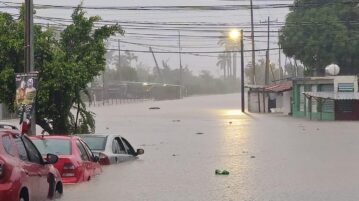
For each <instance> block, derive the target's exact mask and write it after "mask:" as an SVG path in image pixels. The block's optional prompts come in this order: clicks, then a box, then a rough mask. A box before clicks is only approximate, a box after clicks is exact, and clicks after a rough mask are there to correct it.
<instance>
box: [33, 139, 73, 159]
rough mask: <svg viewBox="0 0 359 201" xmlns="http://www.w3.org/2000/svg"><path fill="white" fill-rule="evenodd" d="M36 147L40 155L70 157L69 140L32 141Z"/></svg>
mask: <svg viewBox="0 0 359 201" xmlns="http://www.w3.org/2000/svg"><path fill="white" fill-rule="evenodd" d="M32 141H33V142H34V144H35V145H36V147H37V148H38V149H39V151H40V153H41V154H42V155H46V154H48V153H50V154H57V155H70V154H71V148H70V140H64V139H33V140H32Z"/></svg>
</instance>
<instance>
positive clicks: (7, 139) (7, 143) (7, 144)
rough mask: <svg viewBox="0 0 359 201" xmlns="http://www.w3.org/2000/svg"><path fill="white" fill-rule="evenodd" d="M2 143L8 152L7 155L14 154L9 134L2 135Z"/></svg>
mask: <svg viewBox="0 0 359 201" xmlns="http://www.w3.org/2000/svg"><path fill="white" fill-rule="evenodd" d="M2 145H3V147H4V149H5V151H6V153H8V154H9V155H12V156H15V154H14V150H13V146H12V143H11V138H10V136H9V135H5V136H3V137H2Z"/></svg>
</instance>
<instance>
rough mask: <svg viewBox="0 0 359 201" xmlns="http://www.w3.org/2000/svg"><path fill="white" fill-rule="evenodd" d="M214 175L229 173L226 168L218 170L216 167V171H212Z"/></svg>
mask: <svg viewBox="0 0 359 201" xmlns="http://www.w3.org/2000/svg"><path fill="white" fill-rule="evenodd" d="M214 173H215V174H216V175H229V171H227V170H223V171H222V170H219V169H216V171H215V172H214Z"/></svg>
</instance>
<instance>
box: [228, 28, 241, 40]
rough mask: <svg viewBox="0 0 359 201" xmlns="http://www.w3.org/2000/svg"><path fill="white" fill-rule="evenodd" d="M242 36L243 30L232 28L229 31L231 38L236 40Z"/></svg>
mask: <svg viewBox="0 0 359 201" xmlns="http://www.w3.org/2000/svg"><path fill="white" fill-rule="evenodd" d="M240 37H241V32H240V31H239V30H238V29H232V30H231V31H230V32H229V38H230V39H232V40H234V41H236V40H238V39H240Z"/></svg>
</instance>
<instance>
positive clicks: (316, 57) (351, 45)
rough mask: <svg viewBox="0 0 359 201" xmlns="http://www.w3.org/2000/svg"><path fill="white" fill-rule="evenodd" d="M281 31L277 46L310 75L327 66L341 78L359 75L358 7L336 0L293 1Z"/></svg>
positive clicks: (320, 71)
mask: <svg viewBox="0 0 359 201" xmlns="http://www.w3.org/2000/svg"><path fill="white" fill-rule="evenodd" d="M294 5H296V6H295V7H294V8H293V9H292V12H291V13H289V14H288V16H287V19H286V24H285V26H284V27H283V29H282V34H281V36H280V44H281V46H282V48H283V51H284V53H285V54H286V55H287V56H289V57H294V58H295V59H298V60H300V61H301V62H302V63H303V64H304V65H305V66H306V67H308V70H309V73H311V74H323V73H324V68H325V67H326V66H327V65H328V64H330V63H336V64H338V65H339V66H340V67H341V68H342V69H341V72H343V73H344V74H353V73H358V72H359V58H358V57H357V55H358V54H359V34H358V31H359V25H358V24H357V23H355V22H356V21H358V20H359V7H358V6H357V3H354V2H353V3H350V2H348V1H343V0H341V1H339V0H330V1H328V0H327V1H323V0H296V1H295V2H294Z"/></svg>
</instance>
